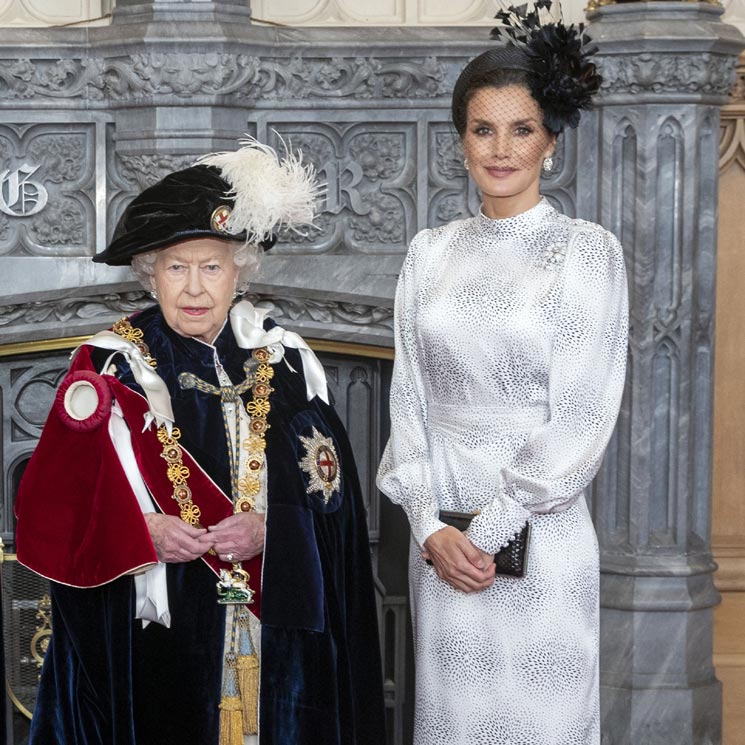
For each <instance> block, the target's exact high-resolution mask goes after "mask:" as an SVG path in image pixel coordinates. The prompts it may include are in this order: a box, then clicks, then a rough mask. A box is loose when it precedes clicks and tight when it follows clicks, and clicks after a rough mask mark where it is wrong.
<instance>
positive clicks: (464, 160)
mask: <svg viewBox="0 0 745 745" xmlns="http://www.w3.org/2000/svg"><path fill="white" fill-rule="evenodd" d="M463 168H465V169H466V170H468V158H463Z"/></svg>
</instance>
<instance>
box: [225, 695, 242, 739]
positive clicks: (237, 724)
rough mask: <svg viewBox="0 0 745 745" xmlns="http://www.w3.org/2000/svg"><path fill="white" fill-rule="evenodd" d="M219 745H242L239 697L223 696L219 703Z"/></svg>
mask: <svg viewBox="0 0 745 745" xmlns="http://www.w3.org/2000/svg"><path fill="white" fill-rule="evenodd" d="M220 745H243V708H242V706H241V699H240V696H223V697H222V701H220Z"/></svg>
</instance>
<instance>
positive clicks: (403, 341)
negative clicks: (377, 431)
mask: <svg viewBox="0 0 745 745" xmlns="http://www.w3.org/2000/svg"><path fill="white" fill-rule="evenodd" d="M429 245H430V240H429V231H426V230H425V231H422V232H421V233H418V234H417V235H416V236H415V237H414V240H413V241H412V242H411V245H410V247H409V252H408V253H407V255H406V260H405V261H404V265H403V268H402V269H401V275H400V277H399V279H398V287H397V289H396V301H395V306H394V336H395V347H396V359H395V362H394V364H393V378H392V381H391V396H390V417H391V435H390V439H389V440H388V444H387V445H386V448H385V452H384V453H383V459H382V461H381V463H380V467H379V469H378V479H377V483H378V488H379V489H380V490H381V491H382V492H383V493H384V494H386V495H387V496H388V497H389V498H390V499H391V501H392V502H395V503H396V504H400V505H401V506H402V507H403V508H404V511H405V512H406V514H407V516H408V518H409V524H410V525H411V530H412V533H413V534H414V538H415V539H416V541H417V542H418V543H419V545H420V546H421V545H423V544H424V541H425V540H427V538H428V537H429V536H430V535H431V534H432V533H434V532H435V531H437V530H440V529H441V528H444V527H445V525H444V523H442V522H440V520H439V519H438V517H437V515H438V510H439V508H438V505H437V502H436V501H435V499H434V496H433V494H432V477H431V461H430V452H429V445H428V441H427V434H426V426H427V397H426V394H425V385H424V381H423V380H422V371H421V361H420V356H419V351H418V349H417V342H416V333H415V315H416V309H417V305H418V304H417V293H418V282H417V276H418V272H419V271H420V265H421V263H422V261H423V257H424V255H425V252H427V250H428V248H429Z"/></svg>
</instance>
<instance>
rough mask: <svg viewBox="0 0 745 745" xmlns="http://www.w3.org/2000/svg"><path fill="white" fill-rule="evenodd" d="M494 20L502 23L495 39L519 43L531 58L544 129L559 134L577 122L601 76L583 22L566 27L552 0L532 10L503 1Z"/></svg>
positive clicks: (531, 75) (541, 0)
mask: <svg viewBox="0 0 745 745" xmlns="http://www.w3.org/2000/svg"><path fill="white" fill-rule="evenodd" d="M495 18H496V19H497V20H498V21H499V24H500V25H499V26H496V27H495V28H493V29H492V32H491V38H492V39H495V40H502V41H506V42H507V43H508V44H510V45H514V46H516V47H518V48H519V49H520V50H521V51H522V52H523V53H524V54H525V55H526V57H527V60H528V67H529V69H530V73H529V81H530V89H531V93H532V94H533V97H534V98H535V100H536V101H538V103H539V105H540V107H541V109H542V110H543V114H544V124H545V125H546V128H547V129H548V130H549V131H550V132H553V133H554V134H559V132H561V131H563V130H564V128H565V127H576V126H577V125H578V124H579V119H580V112H581V111H582V110H583V109H588V108H590V106H591V103H592V97H593V96H594V95H595V93H597V92H598V90H599V89H600V84H601V83H602V78H601V77H600V75H599V74H598V71H597V68H596V67H595V65H594V64H593V63H592V62H591V61H590V57H591V56H592V55H593V54H595V52H596V51H597V47H595V46H594V45H593V43H592V41H591V40H590V38H589V37H588V36H587V34H586V33H585V31H584V26H583V24H581V23H580V24H579V26H575V25H574V24H572V25H570V26H565V25H564V22H563V19H562V16H561V8H560V6H559V4H558V3H553V2H552V1H551V0H536V2H535V4H534V6H533V10H531V11H528V6H527V4H525V5H519V6H514V5H509V6H507V5H505V6H503V9H502V10H500V11H499V12H498V13H497V15H496V16H495Z"/></svg>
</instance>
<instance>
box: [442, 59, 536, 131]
mask: <svg viewBox="0 0 745 745" xmlns="http://www.w3.org/2000/svg"><path fill="white" fill-rule="evenodd" d="M529 72H530V66H529V62H528V57H527V55H526V54H525V53H524V52H523V51H522V50H520V49H518V48H516V47H503V48H497V49H489V50H488V51H487V52H484V53H483V54H480V55H479V56H478V57H475V58H474V59H472V60H471V61H470V62H469V63H468V64H467V65H466V66H465V67H464V68H463V72H461V74H460V75H459V76H458V80H457V81H456V83H455V87H454V88H453V101H452V104H451V111H452V117H453V125H454V126H455V129H456V131H457V132H458V135H459V136H460V137H461V138H462V137H463V135H464V133H465V131H466V123H467V121H468V103H469V101H470V100H471V98H473V95H474V94H475V93H476V91H479V90H481V89H482V88H504V87H506V86H508V85H519V86H521V87H523V88H525V89H526V90H528V91H530V82H529V77H528V75H529Z"/></svg>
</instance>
